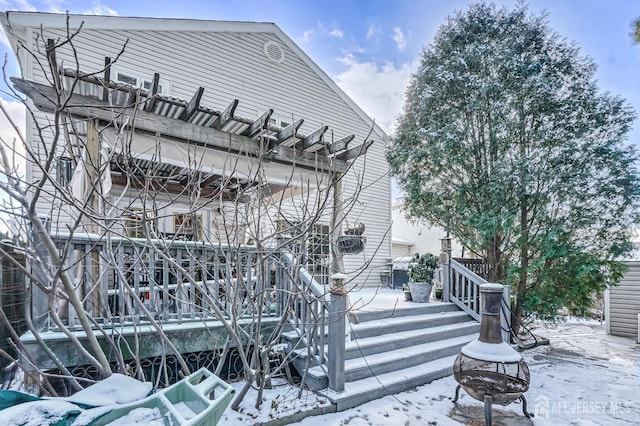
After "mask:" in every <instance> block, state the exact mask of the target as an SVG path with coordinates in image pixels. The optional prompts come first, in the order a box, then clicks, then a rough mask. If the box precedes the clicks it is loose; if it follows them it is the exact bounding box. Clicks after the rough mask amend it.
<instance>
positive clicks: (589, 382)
mask: <svg viewBox="0 0 640 426" xmlns="http://www.w3.org/2000/svg"><path fill="white" fill-rule="evenodd" d="M400 298H402V293H401V292H398V291H395V292H394V291H392V290H387V291H382V292H379V293H378V294H377V295H376V297H375V300H372V299H371V298H370V297H369V296H366V295H365V293H364V292H363V293H360V297H353V298H352V301H351V302H352V306H353V307H355V308H356V309H360V308H363V309H364V308H367V309H385V308H389V307H390V306H396V307H397V308H398V309H401V308H402V307H403V306H406V305H403V304H402V303H400V300H399V299H400ZM534 331H535V333H536V334H537V335H540V336H544V337H547V338H548V339H549V340H550V345H549V346H540V347H537V348H535V349H532V350H529V351H526V352H524V353H523V356H524V358H525V360H526V361H527V363H528V365H529V369H530V372H531V385H530V388H529V391H528V392H527V393H526V394H525V395H526V397H527V400H528V403H529V407H528V409H529V411H531V412H533V413H534V414H535V417H534V418H533V419H527V418H526V417H524V416H523V414H522V407H521V405H519V404H511V405H508V406H506V407H501V406H494V410H493V421H494V423H493V424H494V425H496V426H500V425H508V426H520V425H536V426H552V425H553V426H563V425H576V426H596V425H603V426H604V425H607V426H608V425H627V424H640V417H639V416H638V413H640V386H639V384H640V345H638V344H637V343H636V342H635V341H634V340H633V339H626V338H619V337H613V336H608V335H607V334H606V333H605V329H604V324H600V323H599V322H597V321H592V320H583V319H575V318H570V319H567V320H566V321H563V322H560V323H559V324H557V325H545V326H540V327H538V328H537V329H536V330H534ZM117 379H119V378H117ZM122 379H124V378H122ZM115 383H116V384H115V385H114V383H113V382H112V383H111V385H110V386H106V387H105V388H104V389H102V390H101V389H100V387H94V388H89V389H87V390H86V391H85V395H84V397H83V398H86V399H87V401H88V402H89V403H90V402H92V401H94V400H100V401H112V402H116V403H122V402H123V401H125V402H126V401H127V400H131V398H132V394H135V396H136V398H133V399H139V398H141V397H142V396H144V395H145V394H146V393H147V392H148V388H146V387H144V386H146V385H144V384H139V386H136V389H133V388H132V387H131V386H130V385H120V384H118V382H117V381H116V382H115ZM234 386H236V387H237V389H239V388H240V387H241V386H242V383H236V384H234ZM137 388H140V389H137ZM455 388H456V382H455V381H454V379H453V377H446V378H444V379H440V380H437V381H435V382H432V383H430V384H427V385H424V386H420V387H418V388H416V389H413V390H410V391H407V392H402V393H399V394H396V395H389V396H387V397H385V398H381V399H378V400H375V401H372V402H369V403H367V404H364V405H362V406H359V407H356V408H353V409H351V410H347V411H343V412H340V413H327V412H328V411H330V408H331V407H330V404H329V402H328V401H327V400H326V398H323V397H321V396H318V395H316V394H314V393H312V392H309V391H301V390H300V389H298V388H296V387H293V386H291V385H289V384H288V383H287V382H286V381H285V380H283V379H274V387H273V389H270V390H265V392H264V394H263V401H264V402H263V404H262V407H261V409H260V410H257V409H255V407H254V406H255V403H256V395H257V393H256V391H254V390H252V391H250V392H249V394H248V395H247V396H246V397H245V398H244V401H243V403H242V405H241V408H240V410H239V411H237V412H236V411H232V410H231V409H230V408H228V409H227V410H226V412H225V413H224V414H223V417H222V419H221V421H220V424H221V425H234V426H236V425H237V426H249V425H256V424H262V423H266V424H268V423H270V422H271V421H274V420H276V419H282V418H286V419H288V420H289V421H291V422H293V423H291V424H297V425H305V426H316V425H350V426H365V425H380V426H382V425H384V426H386V425H443V426H446V425H483V424H484V414H483V408H482V407H483V406H482V403H480V402H478V401H475V400H473V399H472V398H471V397H469V396H468V395H466V394H465V393H464V392H461V394H462V397H461V399H460V400H459V401H458V404H457V405H454V404H453V403H452V401H451V399H452V397H453V395H454V392H455ZM72 399H73V398H72ZM76 399H77V397H76ZM81 399H82V398H81ZM66 404H68V403H66V402H64V401H42V402H41V403H38V404H35V405H34V408H33V409H31V410H26V408H27V406H26V405H25V406H16V407H14V408H13V410H12V409H7V410H3V411H0V425H7V424H12V425H13V424H15V425H18V424H20V425H25V424H26V425H34V426H35V425H38V426H39V425H41V424H44V423H46V422H45V421H44V417H43V413H44V412H47V413H49V414H51V413H54V414H55V413H57V412H60V415H63V414H64V413H65V412H67V411H68V409H69V406H67V405H66ZM322 412H324V413H325V414H322V415H317V416H309V417H306V418H304V416H305V415H308V414H310V413H322ZM134 414H135V415H139V414H141V413H134ZM143 414H145V416H146V417H145V419H146V420H149V418H148V417H149V416H148V415H147V414H146V413H143ZM128 420H130V421H133V422H134V423H135V424H146V420H145V421H143V422H138V421H137V420H135V421H134V420H133V419H128ZM296 420H299V422H298V423H295V421H296ZM116 424H118V425H123V424H131V423H127V422H125V421H124V419H120V420H119V421H118V422H116Z"/></svg>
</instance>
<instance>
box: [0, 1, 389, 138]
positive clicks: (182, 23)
mask: <svg viewBox="0 0 640 426" xmlns="http://www.w3.org/2000/svg"><path fill="white" fill-rule="evenodd" d="M0 15H1V16H2V17H1V18H0V20H1V23H2V25H3V27H4V28H5V30H8V29H10V31H11V32H14V31H15V29H16V27H40V25H44V26H45V27H52V28H66V26H67V17H68V18H69V25H70V26H71V27H72V28H77V27H79V26H80V24H82V25H83V28H86V29H91V30H123V31H125V30H129V31H130V30H131V29H132V28H133V29H135V30H141V31H191V32H195V31H215V32H232V33H233V32H238V33H240V32H242V33H259V32H260V33H264V32H267V33H273V34H275V35H276V36H277V37H278V38H280V40H282V41H283V42H284V43H285V44H287V46H288V47H289V48H290V49H291V50H293V51H294V52H296V54H297V55H298V56H299V57H300V58H301V59H302V60H303V61H304V62H305V63H306V64H307V65H308V66H309V67H310V68H311V69H312V70H313V71H314V72H315V73H316V74H317V75H318V76H319V77H320V78H321V79H322V80H323V81H324V82H325V84H327V85H328V86H329V87H330V88H331V89H332V90H333V91H334V92H335V93H336V94H337V95H338V96H339V97H340V98H341V99H342V100H343V101H344V102H346V103H347V105H349V106H350V107H351V108H352V109H353V111H354V112H356V114H357V115H359V116H360V118H362V119H363V120H364V121H365V122H366V123H368V125H369V126H371V128H372V129H373V130H374V131H375V132H376V133H378V134H380V135H381V136H382V137H383V138H387V137H388V135H387V133H386V132H385V131H384V130H383V129H382V128H381V127H380V125H379V124H378V123H376V122H375V120H374V119H372V118H371V117H370V116H369V115H368V114H367V113H366V112H364V110H363V109H362V108H361V107H360V106H359V105H358V104H357V103H356V102H355V101H354V100H353V99H351V97H349V95H347V94H346V93H345V91H344V90H342V89H341V88H340V86H338V84H337V83H336V82H335V81H334V80H333V79H332V78H331V77H329V75H328V74H327V73H326V72H325V71H324V70H323V69H322V68H320V66H319V65H318V64H316V63H315V62H314V61H313V60H312V59H311V58H310V57H309V55H307V53H306V52H305V51H304V50H302V48H301V47H300V46H298V44H297V43H295V42H294V41H293V40H292V39H291V37H289V36H288V35H287V34H286V33H285V32H284V31H282V29H280V27H278V25H276V24H275V23H273V22H248V21H215V20H202V19H178V18H148V17H127V16H105V15H78V14H69V15H67V14H64V13H48V12H21V11H6V12H4V13H2V14H0ZM12 44H13V43H12ZM381 142H382V141H381Z"/></svg>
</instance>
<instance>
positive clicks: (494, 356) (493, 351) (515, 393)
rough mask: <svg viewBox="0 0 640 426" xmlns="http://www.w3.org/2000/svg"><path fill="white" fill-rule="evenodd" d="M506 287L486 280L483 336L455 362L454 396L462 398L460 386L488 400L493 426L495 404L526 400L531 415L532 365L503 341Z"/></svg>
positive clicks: (486, 413)
mask: <svg viewBox="0 0 640 426" xmlns="http://www.w3.org/2000/svg"><path fill="white" fill-rule="evenodd" d="M502 290H503V287H502V285H500V284H482V285H481V286H480V297H481V298H482V304H481V306H482V318H481V321H480V337H478V339H476V340H474V341H473V342H471V343H469V344H467V345H466V346H464V347H463V348H462V349H461V350H460V353H459V354H458V357H457V358H456V360H455V363H454V365H453V377H454V378H455V380H456V382H458V386H457V387H456V394H455V398H454V400H453V402H454V403H456V402H457V401H458V398H459V396H460V389H461V388H462V389H464V390H465V391H466V392H467V393H468V394H469V396H471V397H472V398H474V399H476V400H478V401H481V402H484V417H485V423H486V425H487V426H491V409H492V405H493V404H500V405H507V404H510V403H511V402H514V401H521V402H522V412H523V413H524V415H525V416H527V417H533V414H531V413H529V412H528V411H527V400H526V398H525V397H524V392H526V391H527V389H529V381H530V377H529V367H527V364H526V362H525V361H524V359H522V356H521V355H520V354H519V353H518V352H516V351H515V349H513V348H512V347H511V346H509V345H508V344H507V343H505V342H503V341H502V334H501V327H500V309H501V307H500V305H501V302H502Z"/></svg>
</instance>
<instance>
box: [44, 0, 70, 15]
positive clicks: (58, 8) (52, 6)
mask: <svg viewBox="0 0 640 426" xmlns="http://www.w3.org/2000/svg"><path fill="white" fill-rule="evenodd" d="M42 3H44V4H45V5H46V7H45V9H44V10H45V12H51V13H65V12H66V11H67V10H68V7H66V6H65V1H64V0H45V1H43V2H42Z"/></svg>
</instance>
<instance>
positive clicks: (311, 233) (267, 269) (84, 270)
mask: <svg viewBox="0 0 640 426" xmlns="http://www.w3.org/2000/svg"><path fill="white" fill-rule="evenodd" d="M0 22H1V23H2V26H3V28H4V31H5V33H6V34H7V37H8V39H9V41H10V43H11V46H12V47H13V49H14V51H15V53H16V56H17V58H18V61H19V63H20V67H21V71H22V76H21V77H15V78H13V79H12V80H13V83H14V86H15V87H16V89H17V90H18V92H20V93H22V94H24V95H26V97H27V99H28V101H27V105H28V106H29V107H30V111H29V115H28V118H29V119H28V120H27V129H26V138H27V142H28V145H29V150H28V152H29V154H28V161H27V168H26V170H27V173H26V178H25V182H24V183H25V184H26V185H27V187H28V188H29V192H28V195H29V196H30V197H32V199H35V200H36V203H35V206H36V209H35V211H34V212H27V213H28V214H29V215H30V217H29V219H30V221H29V223H30V224H32V225H33V226H32V227H31V228H29V229H26V228H25V229H24V230H23V231H24V232H25V235H27V238H28V239H29V242H30V246H29V247H28V249H29V259H28V263H29V265H30V267H31V274H30V276H29V278H30V281H31V287H30V299H31V306H30V308H31V311H30V314H31V319H32V322H33V327H32V328H31V331H30V332H28V333H26V334H24V335H23V336H22V337H21V345H22V347H23V355H24V359H29V362H25V363H24V365H26V366H29V365H31V366H34V367H37V368H36V369H37V370H39V371H51V370H58V371H63V372H64V370H65V369H66V368H72V367H73V370H72V371H70V374H72V375H74V376H85V377H93V378H95V377H96V372H97V373H98V374H97V375H100V373H101V371H102V370H104V369H105V364H108V363H115V365H117V366H118V368H121V369H123V370H126V369H129V368H131V369H133V370H135V371H138V370H140V369H150V370H151V371H152V372H151V373H150V374H151V376H152V377H156V378H157V379H154V380H155V381H157V382H163V381H164V380H165V379H167V377H166V376H167V374H165V375H163V376H162V377H161V375H159V374H156V376H153V374H154V373H153V370H154V369H157V368H160V367H162V368H165V369H166V368H167V365H168V364H172V365H176V366H177V367H176V370H175V371H173V373H171V374H172V375H175V377H178V370H180V371H184V370H185V369H187V370H188V369H189V368H188V367H189V366H191V367H193V369H197V368H199V367H201V366H207V367H211V365H210V364H211V363H212V360H213V359H218V360H219V359H220V358H217V357H222V356H225V355H227V354H228V352H227V350H228V349H229V348H231V349H230V350H236V351H237V352H239V353H241V354H245V355H246V356H245V358H248V357H249V355H248V354H257V353H258V352H256V351H255V350H259V353H260V355H261V356H262V355H265V356H271V354H272V353H273V352H274V351H272V349H274V348H275V347H279V348H283V347H284V348H285V351H286V356H287V357H288V358H287V359H291V361H292V363H293V364H294V365H295V366H296V368H297V369H298V370H299V371H302V370H303V369H304V371H305V374H304V376H305V384H307V385H309V386H311V387H312V388H315V389H324V388H327V387H329V388H330V389H331V390H333V391H336V392H341V391H343V390H346V391H347V392H343V393H338V394H334V395H333V396H332V397H331V400H332V402H333V403H334V404H336V406H337V409H339V410H341V409H344V408H348V407H350V406H354V405H357V404H360V403H362V402H364V401H368V400H371V399H375V398H378V397H380V396H382V395H384V394H386V393H388V392H389V391H392V390H395V391H398V390H402V389H408V388H410V387H415V386H416V385H419V384H422V383H425V382H428V381H430V380H434V379H436V378H439V377H443V376H445V375H447V374H450V373H451V365H452V362H453V358H454V357H455V355H456V354H457V352H458V351H459V349H460V347H461V346H463V345H464V344H465V343H467V342H469V341H470V340H472V339H473V338H475V333H476V332H477V330H478V327H477V326H478V324H477V322H475V321H474V319H475V320H477V319H478V318H479V299H478V295H479V291H478V288H479V284H480V283H481V279H480V278H479V277H477V276H476V275H475V274H472V273H470V272H469V271H467V270H466V269H464V267H463V266H461V265H460V264H458V263H457V262H456V261H455V260H451V262H450V263H446V264H444V269H443V271H444V276H446V277H450V280H447V281H444V280H443V282H444V292H443V300H444V302H443V303H438V304H435V303H434V304H429V305H428V306H410V305H407V306H405V307H407V308H409V309H396V304H397V295H396V294H392V295H391V296H392V298H393V300H394V302H393V304H392V305H391V307H389V306H386V307H382V308H381V309H378V308H376V307H375V304H374V305H372V306H374V308H375V309H373V311H366V310H365V311H364V312H361V313H356V315H357V320H358V321H359V322H360V323H361V324H360V326H359V327H358V325H357V324H351V326H350V329H349V330H350V333H349V334H350V335H351V337H352V338H353V339H356V340H357V339H359V340H358V341H357V342H352V343H346V342H345V335H346V332H345V331H346V324H345V317H346V315H345V313H346V309H347V307H346V297H345V292H346V290H349V291H351V293H350V296H351V300H352V302H354V305H357V304H360V305H365V307H366V305H368V304H369V302H371V301H370V300H369V301H367V300H362V298H360V297H359V296H358V289H361V288H362V287H367V286H378V285H379V283H380V279H379V278H380V273H381V272H383V271H385V270H387V268H388V259H389V258H391V237H390V235H391V232H390V227H391V201H390V198H391V197H390V182H389V178H388V167H387V163H386V160H385V156H384V146H385V139H386V135H385V134H384V132H383V131H382V130H381V129H380V128H379V127H378V126H377V125H375V123H373V121H372V120H371V119H370V118H369V117H367V116H366V114H365V113H364V112H363V111H362V110H361V109H360V108H359V107H358V106H357V105H355V104H354V103H353V101H352V100H350V99H349V97H348V96H347V95H346V94H345V93H344V92H343V91H342V90H340V88H338V87H337V86H336V84H335V83H334V82H333V81H332V80H331V79H330V78H329V77H328V76H327V75H326V74H325V73H324V72H323V71H322V70H321V69H320V68H319V67H318V66H317V65H316V64H314V63H313V61H312V60H311V59H310V58H309V57H308V56H307V55H306V54H305V53H304V52H303V51H302V50H301V49H300V48H299V47H298V46H297V45H296V44H295V43H294V42H293V41H292V40H291V39H290V38H289V37H287V36H286V35H285V34H284V33H283V32H282V31H281V30H280V29H279V28H278V27H277V26H276V25H274V24H271V23H250V22H217V21H199V20H180V19H151V18H127V17H106V16H77V15H70V16H66V15H59V14H46V13H28V12H6V13H4V14H2V15H0ZM31 114H32V115H31ZM33 197H35V198H33ZM23 205H29V204H28V203H26V204H23ZM356 222H361V223H362V224H364V225H365V227H366V228H365V231H364V232H365V235H364V236H363V235H361V234H360V233H361V232H362V228H361V227H360V226H358V223H356ZM352 252H355V253H357V254H350V253H352ZM336 272H339V273H341V274H335V273H336ZM342 273H344V274H346V276H347V282H344V275H343V274H342ZM332 274H333V278H330V277H328V276H329V275H332ZM449 281H450V282H451V286H450V287H449V285H448V283H449ZM34 283H36V284H34ZM360 291H363V294H364V293H365V291H364V290H360ZM389 291H391V290H389ZM371 293H372V292H371V291H369V293H368V294H371ZM373 293H375V294H376V296H375V297H377V292H375V291H374V292H373ZM387 317H389V318H391V317H393V318H391V319H387ZM408 317H411V318H408ZM381 318H382V319H383V320H381ZM358 321H354V322H358ZM381 322H383V323H384V324H382V323H381ZM404 331H407V332H408V333H404ZM43 342H44V343H45V344H44V345H43ZM247 342H248V343H247ZM44 347H46V348H47V349H46V350H45V349H43V348H44ZM280 350H282V349H280ZM409 350H410V351H411V356H407V351H409ZM52 354H54V355H52ZM174 354H177V355H178V356H176V357H174V358H176V359H177V360H178V361H180V362H181V364H180V362H178V361H176V359H174V360H173V361H171V362H170V361H167V357H168V356H174ZM100 356H102V358H100ZM365 356H367V359H366V360H365V359H364V357H365ZM158 357H162V359H161V360H159V361H158ZM251 357H252V359H254V358H255V357H253V356H251ZM239 358H241V360H242V358H243V357H242V356H239ZM260 362H261V363H263V364H262V365H263V366H264V365H270V363H268V362H266V360H263V359H262V358H260ZM206 363H209V364H206ZM124 364H126V365H124ZM218 364H219V363H218ZM242 365H243V367H242V368H243V371H244V372H247V371H248V372H250V374H253V372H257V371H261V372H260V374H268V370H266V373H265V370H259V369H257V368H256V365H253V364H252V365H248V364H247V362H246V361H242ZM418 366H419V368H416V367H418ZM280 371H281V370H280ZM145 374H146V373H145ZM29 377H31V376H29ZM345 383H346V384H345Z"/></svg>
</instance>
